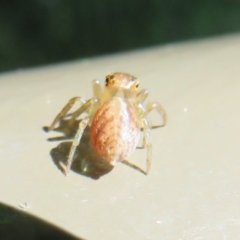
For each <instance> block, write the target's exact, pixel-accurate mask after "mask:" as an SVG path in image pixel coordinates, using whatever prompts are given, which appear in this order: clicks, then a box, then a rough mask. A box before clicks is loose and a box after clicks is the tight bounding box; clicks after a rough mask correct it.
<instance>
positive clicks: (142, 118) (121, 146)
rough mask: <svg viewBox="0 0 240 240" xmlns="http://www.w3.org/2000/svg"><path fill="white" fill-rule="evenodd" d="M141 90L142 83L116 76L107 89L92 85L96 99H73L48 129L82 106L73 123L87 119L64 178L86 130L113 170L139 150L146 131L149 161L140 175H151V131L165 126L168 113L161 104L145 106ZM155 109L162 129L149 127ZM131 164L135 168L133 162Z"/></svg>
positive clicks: (110, 78) (109, 78)
mask: <svg viewBox="0 0 240 240" xmlns="http://www.w3.org/2000/svg"><path fill="white" fill-rule="evenodd" d="M138 86H139V80H138V79H137V78H136V77H134V76H132V75H130V74H127V73H120V72H115V73H111V74H108V75H107V76H106V82H105V87H104V88H102V86H101V85H100V82H99V81H98V80H94V81H93V94H94V96H93V98H91V99H89V100H87V101H86V100H84V99H83V98H82V97H74V98H72V99H70V100H69V101H68V103H67V104H66V105H65V106H64V108H63V109H62V110H61V112H60V113H59V114H58V115H57V116H56V118H55V119H54V121H53V122H52V124H51V125H50V127H49V128H48V130H49V131H51V130H53V129H54V127H55V125H56V124H57V123H58V122H59V121H60V120H61V119H62V118H63V117H64V116H66V114H67V113H68V111H69V110H70V109H71V108H72V107H73V105H74V104H75V103H79V102H80V103H81V106H80V107H79V108H78V109H77V110H76V111H75V112H73V113H72V115H71V120H73V121H74V120H75V119H76V118H78V117H79V116H80V115H81V114H83V113H85V114H87V116H84V117H83V118H82V120H81V121H80V123H79V127H78V130H77V133H76V135H75V137H74V140H73V142H72V146H71V149H70V153H69V156H68V160H67V164H66V168H65V170H64V173H65V175H67V174H68V173H69V170H70V168H71V165H72V162H73V157H74V153H75V151H76V148H77V146H78V145H79V143H80V141H81V137H82V135H83V132H84V130H85V128H86V127H87V126H89V127H90V139H91V142H92V145H93V147H94V149H95V150H96V152H97V153H98V155H99V156H101V157H102V158H103V159H104V160H105V161H106V162H108V163H110V164H111V165H112V166H114V165H115V164H116V163H117V162H119V161H126V160H125V159H126V158H127V157H128V156H129V155H130V154H131V153H132V152H133V151H134V150H135V149H136V147H137V144H138V142H139V139H140V133H141V131H143V143H142V147H141V148H146V151H147V160H146V170H141V171H142V172H143V173H145V174H146V175H147V174H148V173H149V171H150V167H151V159H152V140H151V128H157V127H161V126H164V125H165V124H166V113H165V111H164V109H163V108H162V106H161V105H160V104H159V103H156V102H154V103H148V104H147V105H146V106H145V104H144V101H145V100H146V98H147V96H148V91H147V90H146V89H143V90H141V91H138ZM154 109H155V110H156V111H157V112H158V113H159V114H160V115H162V119H163V122H162V124H161V125H157V126H151V124H150V121H149V119H148V114H149V112H151V111H152V110H154ZM129 164H130V165H133V166H135V165H134V164H131V163H130V162H129ZM137 168H138V167H137Z"/></svg>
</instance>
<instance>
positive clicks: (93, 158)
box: [43, 119, 113, 180]
mask: <svg viewBox="0 0 240 240" xmlns="http://www.w3.org/2000/svg"><path fill="white" fill-rule="evenodd" d="M80 121H81V120H74V121H72V120H69V119H67V120H66V119H62V120H61V121H60V123H59V126H58V127H57V128H55V129H54V130H53V131H56V132H61V133H62V134H63V135H62V136H56V137H52V138H48V141H58V140H69V139H73V138H74V136H75V134H76V132H77V129H78V125H79V122H80ZM43 130H44V131H48V128H47V127H43ZM71 145H72V142H71V141H65V142H61V143H60V144H58V145H57V146H56V147H55V148H53V149H51V151H50V155H51V157H52V160H53V162H54V164H55V165H56V166H57V167H58V168H59V169H60V170H61V171H62V172H63V173H64V166H66V162H67V158H68V155H69V152H70V148H71ZM112 169H113V166H112V165H111V164H109V163H107V162H106V161H105V160H104V159H103V158H101V157H100V156H99V155H98V154H97V153H96V151H95V149H94V148H93V146H92V143H91V140H90V128H89V127H87V128H86V129H85V131H84V133H83V136H82V138H81V142H80V144H79V146H78V147H77V149H76V152H75V154H74V158H73V163H72V166H71V170H72V171H74V172H76V173H78V174H80V175H83V176H86V177H90V178H92V179H95V180H97V179H99V178H100V177H101V176H103V175H105V174H107V173H109V172H110V171H111V170H112Z"/></svg>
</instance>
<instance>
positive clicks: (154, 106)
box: [145, 102, 167, 128]
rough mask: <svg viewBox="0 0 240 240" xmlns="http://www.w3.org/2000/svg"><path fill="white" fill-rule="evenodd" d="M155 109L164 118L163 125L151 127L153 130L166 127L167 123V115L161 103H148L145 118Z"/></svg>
mask: <svg viewBox="0 0 240 240" xmlns="http://www.w3.org/2000/svg"><path fill="white" fill-rule="evenodd" d="M154 109H155V110H156V111H157V112H158V113H159V114H160V115H161V116H162V124H160V125H156V126H151V128H159V127H164V126H165V125H166V123H167V115H166V112H165V110H164V108H163V107H162V106H161V105H160V104H159V103H157V102H153V103H148V104H147V107H146V111H145V116H147V115H148V114H149V113H150V112H151V111H152V110H154Z"/></svg>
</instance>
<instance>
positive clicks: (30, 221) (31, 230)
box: [0, 203, 83, 240]
mask: <svg viewBox="0 0 240 240" xmlns="http://www.w3.org/2000/svg"><path fill="white" fill-rule="evenodd" d="M0 239H1V240H15V239H16V240H17V239H24V240H41V239H58V240H65V239H66V240H68V239H69V240H77V239H78V240H83V238H77V237H74V236H73V235H71V234H69V233H67V232H65V231H63V230H62V229H60V228H58V227H56V226H53V225H52V224H49V223H47V222H45V221H43V220H40V219H39V218H37V217H34V216H31V215H29V214H27V213H25V212H23V211H18V210H16V209H14V208H12V207H9V206H7V205H5V204H2V203H0Z"/></svg>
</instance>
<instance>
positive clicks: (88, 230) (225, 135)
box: [0, 36, 240, 240]
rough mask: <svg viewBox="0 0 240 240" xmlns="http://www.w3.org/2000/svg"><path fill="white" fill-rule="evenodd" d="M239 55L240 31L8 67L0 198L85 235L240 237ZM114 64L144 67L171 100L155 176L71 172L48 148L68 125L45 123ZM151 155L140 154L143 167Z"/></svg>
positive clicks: (99, 239) (3, 83)
mask: <svg viewBox="0 0 240 240" xmlns="http://www.w3.org/2000/svg"><path fill="white" fill-rule="evenodd" d="M239 62H240V37H239V36H233V37H231V36H230V37H226V38H222V39H212V40H206V41H202V42H195V43H185V44H179V45H167V46H164V47H159V48H153V49H148V50H142V51H138V52H131V53H125V54H119V55H114V56H106V57H102V58H97V59H90V60H85V61H81V62H74V63H69V64H63V65H58V66H49V67H46V68H39V69H31V70H28V71H21V70H19V71H16V72H13V73H9V74H5V75H1V76H0V106H1V112H0V119H1V122H0V163H1V167H0V201H1V202H4V203H6V204H9V205H11V206H13V207H16V208H19V206H25V205H26V206H28V207H27V208H26V211H25V212H29V213H31V214H33V215H36V216H38V217H40V218H43V219H45V220H47V221H50V222H51V223H53V224H55V225H57V226H59V227H61V228H63V229H66V230H67V231H70V232H71V233H73V234H75V235H77V236H81V237H82V238H84V239H91V240H106V239H115V240H122V239H138V240H145V239H151V240H159V239H164V240H175V239H179V240H180V239H181V240H188V239H189V240H193V239H195V240H200V239H207V240H208V239H211V240H232V239H239V238H240V217H239V216H240V208H239V202H240V191H239V172H240V164H239V157H240V148H239V142H240V114H239V106H240V94H239V93H240V81H239V79H240V68H239ZM110 71H124V72H129V73H131V74H133V75H135V76H138V77H139V80H140V88H148V89H149V91H150V96H149V101H159V102H160V103H161V104H162V105H163V106H164V108H165V109H166V112H167V115H168V124H167V126H166V127H164V128H162V129H156V130H154V131H153V132H152V138H153V164H152V169H151V172H150V175H149V176H148V177H146V176H144V175H143V174H141V173H139V172H138V171H135V170H134V169H132V168H130V167H127V166H125V165H124V164H121V163H119V164H117V165H116V166H115V167H114V169H113V170H112V171H110V172H109V173H108V174H106V175H104V176H103V177H101V178H100V179H99V180H93V179H91V178H88V177H86V175H82V174H78V171H75V172H73V171H71V173H70V175H69V177H67V178H66V177H65V176H64V175H63V174H62V173H61V171H59V169H58V168H57V167H56V165H55V164H54V162H53V161H52V158H51V155H50V152H51V153H52V151H51V150H52V149H53V148H54V149H55V148H56V147H57V146H58V144H59V141H52V142H49V141H47V138H49V137H57V136H59V135H61V133H57V132H52V133H50V134H47V133H46V132H44V131H42V127H43V126H44V125H49V124H50V123H51V121H52V120H53V118H54V117H55V116H56V114H57V113H58V112H59V110H60V109H61V108H62V106H63V105H64V104H65V103H66V102H67V101H68V100H69V99H70V98H71V97H73V96H78V95H82V96H83V97H85V98H89V97H91V96H92V90H91V89H92V88H91V80H92V79H93V78H95V77H102V78H104V76H105V74H106V73H108V72H110ZM101 80H103V79H101ZM157 117H158V116H155V115H154V114H151V118H152V119H153V120H152V121H153V123H157V121H158V118H157ZM66 130H67V129H66ZM67 134H69V135H70V133H67ZM66 141H67V140H63V143H62V145H60V146H59V147H58V149H60V150H64V149H63V148H62V146H63V144H65V145H64V146H66V144H67V142H66ZM82 144H83V146H84V148H85V149H88V148H87V146H88V144H87V143H86V142H83V143H82ZM89 149H90V148H89ZM81 153H82V152H81V151H80V152H79V153H78V155H79V157H80V159H81V160H82V161H83V162H84V161H85V160H86V156H87V155H88V154H91V152H89V153H86V154H85V153H84V154H81ZM93 156H94V155H93ZM145 156H146V155H145V151H144V150H137V151H135V152H134V153H133V154H132V155H131V156H130V160H132V161H134V162H135V163H137V164H138V165H140V166H144V164H145V161H146V159H145V158H146V157H145ZM75 162H78V158H76V159H75ZM108 171H109V170H108Z"/></svg>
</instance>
